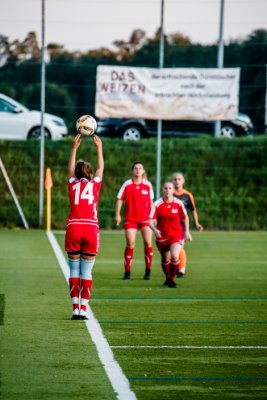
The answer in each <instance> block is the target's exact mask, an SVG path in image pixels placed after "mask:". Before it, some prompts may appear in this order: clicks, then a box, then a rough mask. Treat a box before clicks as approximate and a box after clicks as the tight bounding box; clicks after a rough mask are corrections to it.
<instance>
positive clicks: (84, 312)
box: [79, 309, 89, 319]
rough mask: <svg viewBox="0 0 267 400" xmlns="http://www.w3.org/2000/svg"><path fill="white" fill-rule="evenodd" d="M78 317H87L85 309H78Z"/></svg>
mask: <svg viewBox="0 0 267 400" xmlns="http://www.w3.org/2000/svg"><path fill="white" fill-rule="evenodd" d="M79 319H89V318H88V317H87V314H86V311H85V310H83V309H81V310H80V314H79Z"/></svg>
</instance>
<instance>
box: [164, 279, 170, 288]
mask: <svg viewBox="0 0 267 400" xmlns="http://www.w3.org/2000/svg"><path fill="white" fill-rule="evenodd" d="M168 282H169V279H168V278H166V280H165V282H164V283H163V286H168Z"/></svg>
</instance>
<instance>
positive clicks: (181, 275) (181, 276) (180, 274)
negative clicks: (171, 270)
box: [176, 272, 185, 278]
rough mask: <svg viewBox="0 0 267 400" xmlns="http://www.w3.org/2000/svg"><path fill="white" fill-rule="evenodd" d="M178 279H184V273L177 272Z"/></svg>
mask: <svg viewBox="0 0 267 400" xmlns="http://www.w3.org/2000/svg"><path fill="white" fill-rule="evenodd" d="M176 277H177V278H184V277H185V274H184V273H183V272H177V274H176Z"/></svg>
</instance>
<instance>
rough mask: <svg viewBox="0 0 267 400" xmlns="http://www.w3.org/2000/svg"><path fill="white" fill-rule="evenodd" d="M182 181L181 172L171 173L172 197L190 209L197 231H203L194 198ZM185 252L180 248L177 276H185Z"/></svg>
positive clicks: (183, 179)
mask: <svg viewBox="0 0 267 400" xmlns="http://www.w3.org/2000/svg"><path fill="white" fill-rule="evenodd" d="M184 183H185V178H184V175H183V174H182V173H181V172H176V173H175V174H174V175H173V184H174V190H175V191H174V194H173V195H174V197H176V198H177V199H179V200H181V201H182V202H183V204H184V206H185V208H186V210H187V211H188V210H189V211H191V214H192V217H193V220H194V224H195V228H196V229H197V230H198V231H199V232H202V231H203V229H204V228H203V226H202V225H200V223H199V222H198V213H197V209H196V205H195V200H194V197H193V195H192V193H191V192H189V191H188V190H185V189H184ZM186 261H187V257H186V252H185V249H184V247H183V248H182V249H181V252H180V257H179V265H178V271H177V277H178V278H183V277H184V276H185V271H186Z"/></svg>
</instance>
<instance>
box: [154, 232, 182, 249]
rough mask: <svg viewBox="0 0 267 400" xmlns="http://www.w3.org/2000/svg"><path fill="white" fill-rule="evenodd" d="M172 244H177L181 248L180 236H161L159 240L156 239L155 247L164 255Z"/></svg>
mask: <svg viewBox="0 0 267 400" xmlns="http://www.w3.org/2000/svg"><path fill="white" fill-rule="evenodd" d="M174 243H179V244H180V245H181V246H183V244H184V239H183V238H181V236H177V235H173V236H168V237H167V236H162V237H161V238H160V239H156V245H157V248H158V251H159V252H160V253H164V252H166V251H169V250H170V247H171V245H172V244H174Z"/></svg>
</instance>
